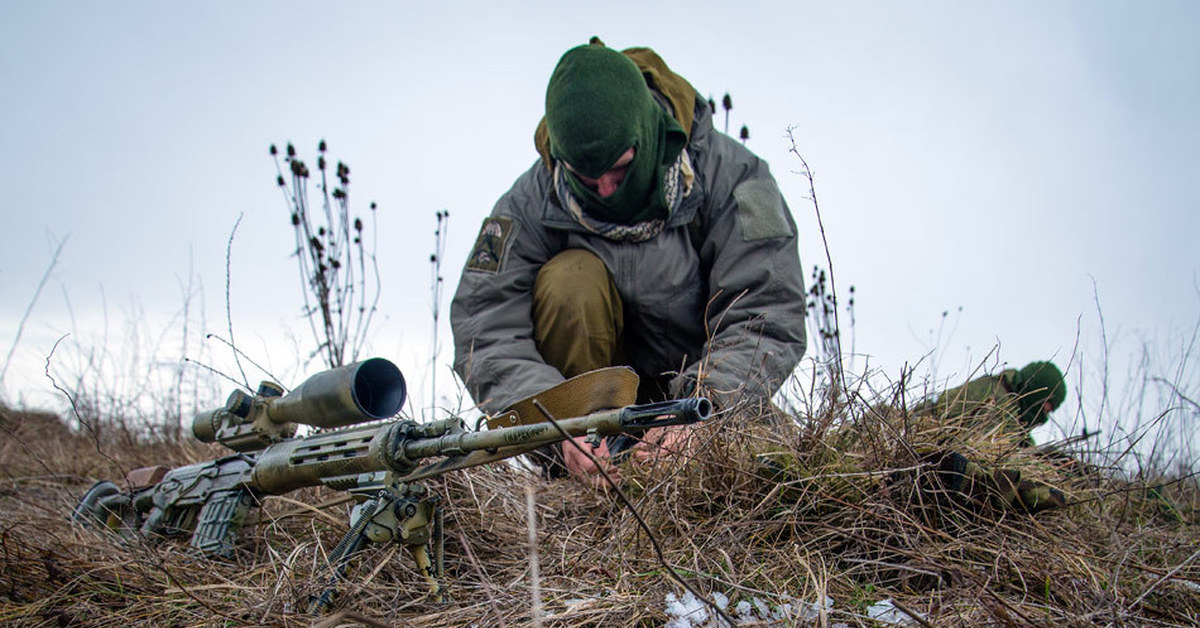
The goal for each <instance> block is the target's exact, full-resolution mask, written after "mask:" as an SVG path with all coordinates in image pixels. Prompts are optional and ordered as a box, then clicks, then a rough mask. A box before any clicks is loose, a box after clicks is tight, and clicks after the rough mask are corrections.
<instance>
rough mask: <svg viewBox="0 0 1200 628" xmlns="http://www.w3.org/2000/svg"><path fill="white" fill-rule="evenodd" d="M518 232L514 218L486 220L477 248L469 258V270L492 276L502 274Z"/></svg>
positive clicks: (476, 244)
mask: <svg viewBox="0 0 1200 628" xmlns="http://www.w3.org/2000/svg"><path fill="white" fill-rule="evenodd" d="M516 230H517V223H515V222H513V220H512V218H503V217H490V218H484V219H483V226H482V227H480V228H479V237H478V238H475V247H474V248H472V249H471V256H470V257H469V258H467V270H473V271H476V272H481V273H492V274H496V273H498V272H500V267H501V266H503V265H504V259H505V257H507V256H508V249H509V245H510V244H511V243H512V237H513V234H514V233H516Z"/></svg>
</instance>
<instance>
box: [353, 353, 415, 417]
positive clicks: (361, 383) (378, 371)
mask: <svg viewBox="0 0 1200 628" xmlns="http://www.w3.org/2000/svg"><path fill="white" fill-rule="evenodd" d="M407 394H408V389H407V387H406V386H405V384H404V375H403V374H401V373H400V369H399V368H398V367H397V366H396V365H395V364H392V363H391V362H389V361H388V360H385V359H383V358H371V359H369V360H366V361H364V362H363V363H362V364H359V365H358V370H357V371H356V372H355V373H354V401H355V402H357V403H358V406H359V407H360V408H362V411H363V412H364V413H366V414H367V415H368V416H370V417H371V418H373V419H386V418H390V417H393V416H396V414H398V413H399V412H400V407H401V406H403V405H404V399H405V397H406V396H407Z"/></svg>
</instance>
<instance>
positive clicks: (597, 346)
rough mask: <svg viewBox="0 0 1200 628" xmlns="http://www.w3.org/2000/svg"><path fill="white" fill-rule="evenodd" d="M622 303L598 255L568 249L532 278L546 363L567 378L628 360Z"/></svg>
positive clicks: (540, 346) (537, 336) (537, 329)
mask: <svg viewBox="0 0 1200 628" xmlns="http://www.w3.org/2000/svg"><path fill="white" fill-rule="evenodd" d="M624 327H625V313H624V307H623V306H622V304H621V295H620V294H619V293H618V292H617V285H616V284H615V283H613V280H612V275H611V274H609V272H608V268H607V267H606V266H605V265H604V262H603V261H601V259H600V258H599V257H596V255H595V254H594V253H592V252H590V251H586V250H584V249H567V250H566V251H563V252H562V253H559V254H558V255H555V256H554V257H553V258H551V259H550V261H548V262H546V264H545V265H543V266H542V268H541V270H539V271H538V274H537V278H536V279H535V280H534V282H533V337H534V341H535V342H536V343H537V349H538V352H540V353H541V354H542V359H544V360H545V361H546V363H547V364H549V365H550V366H553V367H554V368H556V369H558V370H559V372H561V373H562V374H563V376H564V377H575V376H576V375H579V374H582V373H586V372H588V371H593V370H595V369H598V368H604V367H608V366H616V365H619V364H623V363H624V338H623V332H624Z"/></svg>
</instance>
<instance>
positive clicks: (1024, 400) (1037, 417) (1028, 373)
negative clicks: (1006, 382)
mask: <svg viewBox="0 0 1200 628" xmlns="http://www.w3.org/2000/svg"><path fill="white" fill-rule="evenodd" d="M1011 382H1012V385H1013V388H1012V390H1013V392H1015V393H1017V405H1018V406H1019V407H1020V411H1021V417H1020V419H1021V425H1024V426H1025V427H1026V428H1034V427H1037V426H1039V425H1041V424H1043V423H1045V422H1046V419H1048V418H1049V417H1048V416H1047V415H1046V414H1045V413H1044V412H1042V404H1044V403H1045V402H1047V401H1049V402H1050V409H1051V410H1054V409H1056V408H1058V407H1059V406H1060V405H1062V402H1063V400H1065V399H1066V398H1067V384H1066V382H1065V381H1064V380H1063V374H1062V371H1060V370H1058V367H1057V366H1054V364H1053V363H1052V362H1030V363H1029V364H1028V365H1026V366H1025V368H1022V369H1021V370H1019V371H1017V372H1016V373H1013V375H1012V377H1011Z"/></svg>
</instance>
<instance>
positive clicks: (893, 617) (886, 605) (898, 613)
mask: <svg viewBox="0 0 1200 628" xmlns="http://www.w3.org/2000/svg"><path fill="white" fill-rule="evenodd" d="M867 617H870V618H871V619H874V620H876V621H881V622H883V623H885V624H892V625H894V626H913V625H916V623H917V622H916V621H915V620H914V619H913V618H912V617H911V616H909V614H908V613H905V612H904V611H902V610H900V609H898V608H896V606H895V605H894V604H892V598H890V597H889V598H885V599H883V600H880V601H879V602H876V603H875V604H872V605H871V606H868V607H867Z"/></svg>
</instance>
